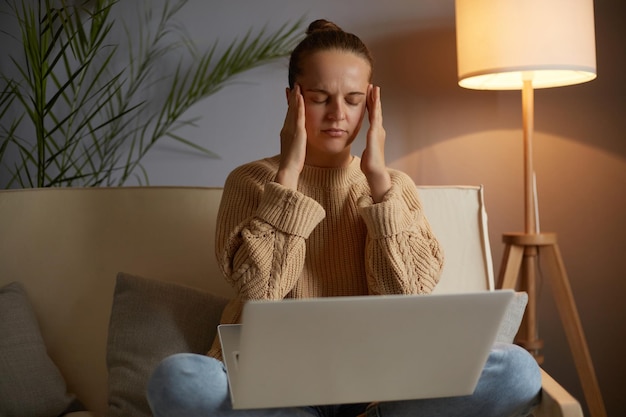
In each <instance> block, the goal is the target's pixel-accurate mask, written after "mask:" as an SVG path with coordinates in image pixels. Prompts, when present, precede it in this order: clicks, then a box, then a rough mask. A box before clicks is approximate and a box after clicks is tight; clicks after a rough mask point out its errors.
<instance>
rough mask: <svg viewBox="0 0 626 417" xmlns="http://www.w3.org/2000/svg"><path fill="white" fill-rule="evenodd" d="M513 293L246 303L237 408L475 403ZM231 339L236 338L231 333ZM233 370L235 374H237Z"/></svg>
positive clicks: (235, 393) (234, 394) (235, 390)
mask: <svg viewBox="0 0 626 417" xmlns="http://www.w3.org/2000/svg"><path fill="white" fill-rule="evenodd" d="M512 298H513V291H495V292H479V293H469V294H445V295H444V294H442V295H428V296H420V295H410V296H400V295H398V296H395V295H394V296H365V297H333V298H313V299H298V300H291V299H288V300H282V301H253V302H248V303H247V304H246V306H245V308H244V313H243V320H242V323H243V326H242V327H243V328H242V329H241V334H240V335H238V337H239V336H240V340H239V346H238V347H232V346H224V347H225V348H227V349H229V351H226V350H225V351H224V356H225V358H226V357H228V358H229V359H233V358H234V353H233V352H232V350H233V349H234V350H237V351H238V355H239V358H238V362H237V365H236V367H237V369H235V370H234V371H233V369H232V366H233V365H232V363H233V362H231V363H230V364H229V363H228V361H227V367H228V372H229V377H231V376H232V375H231V374H233V373H235V372H236V374H237V375H236V382H235V384H234V385H233V383H232V382H231V390H233V392H232V399H233V406H234V408H263V407H287V406H302V405H319V404H340V403H351V402H370V401H392V400H404V399H418V398H434V397H444V396H453V395H468V394H471V393H472V392H473V390H474V388H475V386H476V383H477V381H478V378H479V376H480V373H481V371H482V368H483V366H484V364H485V361H486V359H487V356H488V354H489V350H490V348H491V346H492V344H493V342H494V340H495V337H496V334H497V330H498V328H499V325H500V322H501V318H502V316H503V314H504V311H505V310H506V307H507V306H508V304H509V302H510V301H511V299H512ZM231 331H232V329H231ZM227 355H228V356H227ZM229 365H230V366H229Z"/></svg>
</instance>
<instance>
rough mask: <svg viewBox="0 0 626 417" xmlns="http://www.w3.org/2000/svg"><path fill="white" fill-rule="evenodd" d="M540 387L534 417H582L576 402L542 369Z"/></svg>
mask: <svg viewBox="0 0 626 417" xmlns="http://www.w3.org/2000/svg"><path fill="white" fill-rule="evenodd" d="M541 387H542V393H541V404H540V405H539V406H538V407H537V408H536V409H535V410H534V411H533V415H534V416H535V417H583V411H582V408H581V407H580V403H579V402H578V400H576V398H574V397H572V396H571V395H570V393H569V392H567V391H566V390H565V388H563V387H562V386H561V385H560V384H559V383H558V382H556V381H555V380H554V379H553V378H552V377H551V376H550V375H548V373H547V372H546V371H544V370H543V369H541Z"/></svg>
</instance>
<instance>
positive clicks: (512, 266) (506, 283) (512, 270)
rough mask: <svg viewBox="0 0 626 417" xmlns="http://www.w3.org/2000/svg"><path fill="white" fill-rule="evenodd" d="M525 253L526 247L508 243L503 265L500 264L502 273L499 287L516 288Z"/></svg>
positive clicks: (499, 278)
mask: <svg viewBox="0 0 626 417" xmlns="http://www.w3.org/2000/svg"><path fill="white" fill-rule="evenodd" d="M523 255H524V247H523V246H519V245H514V244H511V243H508V244H507V245H506V247H505V248H504V256H503V258H502V265H500V274H499V277H498V288H502V289H513V290H514V289H515V286H516V285H517V278H518V276H519V271H520V267H521V265H522V256H523Z"/></svg>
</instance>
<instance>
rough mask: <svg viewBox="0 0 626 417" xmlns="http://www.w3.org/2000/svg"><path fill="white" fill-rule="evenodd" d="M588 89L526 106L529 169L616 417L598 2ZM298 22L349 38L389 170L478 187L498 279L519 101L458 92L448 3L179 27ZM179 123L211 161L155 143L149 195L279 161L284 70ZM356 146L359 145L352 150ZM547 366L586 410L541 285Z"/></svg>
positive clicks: (611, 217)
mask: <svg viewBox="0 0 626 417" xmlns="http://www.w3.org/2000/svg"><path fill="white" fill-rule="evenodd" d="M595 8H596V44H597V60H598V78H597V79H596V80H594V81H592V82H590V83H587V84H583V85H578V86H571V87H561V88H555V89H549V90H540V91H537V92H536V95H535V170H536V173H537V178H538V195H539V208H540V222H541V227H542V230H544V231H551V232H557V233H558V235H559V241H560V246H561V251H562V254H563V256H564V260H565V264H566V267H567V269H568V272H569V279H570V282H571V285H572V288H573V292H574V296H575V299H576V302H577V305H578V309H579V313H580V316H581V320H582V322H583V326H584V329H585V332H586V336H587V340H588V343H589V347H590V350H591V355H592V357H593V361H594V364H595V368H596V372H597V375H598V378H599V383H600V388H601V390H602V392H603V395H604V400H605V404H606V406H607V409H608V412H609V415H611V416H619V415H626V401H625V400H624V399H623V398H624V396H623V393H622V392H621V391H622V386H623V379H624V377H625V376H626V361H624V360H623V356H622V352H623V346H624V342H625V340H624V339H625V337H624V328H625V326H624V324H625V319H626V308H625V307H624V302H623V300H622V298H623V296H624V293H625V290H626V283H625V282H626V280H625V278H626V272H625V271H626V268H625V261H624V259H625V257H624V255H623V252H624V249H625V248H626V233H625V232H626V216H625V215H624V209H623V207H625V206H626V133H625V132H626V112H625V110H626V79H625V75H624V64H625V57H626V54H625V52H626V51H625V47H624V41H623V39H626V33H625V32H626V29H625V27H624V26H625V25H624V22H623V16H625V15H626V7H625V5H624V3H623V2H622V1H620V0H596V5H595ZM302 15H306V16H307V21H308V20H312V19H314V18H318V17H326V18H329V19H331V20H334V21H335V22H336V23H338V24H339V25H341V26H342V27H343V28H344V29H346V30H349V31H353V32H355V33H357V34H358V35H360V36H361V37H362V38H363V39H364V40H365V41H366V42H367V43H368V44H369V45H370V47H371V49H372V51H373V53H374V55H375V59H376V63H377V64H376V70H375V82H376V83H377V84H380V85H381V87H382V99H383V109H384V117H385V127H386V129H387V134H388V140H387V144H388V145H387V156H388V163H389V165H390V166H392V167H394V168H398V169H401V170H404V171H406V172H407V173H409V174H410V175H411V176H412V177H413V179H414V180H415V182H416V183H419V184H484V185H485V188H486V204H487V209H488V212H489V221H490V238H491V242H492V247H493V255H494V260H495V264H496V265H495V267H496V271H497V270H498V268H499V266H500V259H501V256H502V251H503V246H502V244H501V235H502V233H504V232H511V231H521V230H522V229H523V212H522V210H523V200H522V198H523V195H522V193H523V191H522V132H521V96H520V94H519V92H481V91H471V90H464V89H462V88H460V87H458V86H457V85H456V51H455V33H454V2H453V0H422V1H419V2H416V1H405V0H387V1H385V2H381V1H377V0H363V1H357V0H344V1H334V0H320V1H316V2H310V1H304V0H299V1H290V0H264V1H254V0H234V1H233V0H212V1H210V2H207V1H204V0H191V1H190V2H189V4H188V5H187V6H186V8H185V9H184V10H183V13H182V14H181V17H180V20H181V21H182V22H183V23H184V24H185V25H186V27H187V30H188V31H189V32H190V33H191V34H192V35H193V36H194V37H195V38H196V39H197V40H198V42H200V43H204V44H206V45H208V44H210V43H212V41H213V40H214V39H216V38H219V39H221V40H224V41H225V42H227V41H229V40H231V39H232V38H234V37H235V36H238V35H239V36H240V35H242V34H243V33H245V32H246V31H247V30H248V29H249V28H250V27H253V28H261V27H262V26H263V25H265V24H268V25H269V26H270V27H278V26H279V25H280V24H282V23H283V22H285V21H287V20H290V19H292V20H293V19H297V18H298V17H300V16H302ZM237 81H238V82H237V83H235V84H233V85H230V86H228V87H227V88H225V89H224V90H222V91H221V92H219V93H218V94H216V95H214V96H212V97H211V98H209V99H208V100H207V101H206V102H203V103H201V105H199V106H197V107H195V108H193V109H192V110H191V111H190V114H189V116H190V117H192V116H197V115H200V116H202V119H201V120H200V122H199V126H198V127H197V128H195V129H190V130H188V131H186V132H185V133H186V135H187V137H189V138H190V139H193V140H194V141H196V142H198V143H200V144H202V145H203V146H206V147H207V148H209V149H210V150H212V151H214V152H216V153H217V154H219V155H220V157H221V158H220V159H218V160H211V159H203V158H201V157H198V156H195V155H192V154H190V153H189V152H187V151H181V150H180V149H178V148H176V147H175V146H174V145H171V146H170V145H160V146H159V147H158V148H157V149H154V151H153V152H152V153H151V154H150V155H149V156H148V158H147V160H146V162H145V166H146V168H147V169H148V172H149V174H150V178H151V184H152V185H198V186H222V185H223V183H224V179H225V178H226V175H227V174H228V173H229V172H230V171H231V170H232V169H233V168H235V167H236V166H238V165H240V164H242V163H244V162H247V161H250V160H253V159H258V158H260V157H263V156H267V155H272V154H276V153H278V151H279V131H280V128H281V124H282V121H283V118H284V113H285V109H286V103H285V93H284V89H285V86H286V62H285V61H281V62H277V63H274V64H272V65H268V66H265V67H262V68H259V69H256V70H253V71H250V72H248V73H246V74H244V75H243V76H241V77H239V78H238V80H237ZM362 149H363V137H361V138H360V139H359V140H358V142H357V144H356V146H355V153H360V152H361V151H362ZM539 304H540V306H539V322H540V335H541V337H542V338H543V339H544V340H545V349H544V351H543V353H544V355H545V364H544V368H545V369H546V370H548V371H549V372H550V373H551V374H552V375H553V376H554V377H555V378H556V379H557V380H558V381H559V382H561V383H562V384H563V385H564V386H565V387H566V388H567V389H568V390H569V391H570V392H572V393H573V394H574V395H575V396H576V397H578V398H579V399H581V400H584V398H583V394H582V390H581V388H580V385H579V382H578V377H577V374H576V370H575V368H574V365H573V361H572V359H571V355H570V353H569V348H568V344H567V341H566V339H565V335H564V333H563V330H562V327H561V324H560V320H559V317H558V314H557V311H556V307H555V305H554V302H553V298H552V295H551V293H550V285H549V280H548V277H545V276H544V277H543V279H542V281H541V284H540V301H539Z"/></svg>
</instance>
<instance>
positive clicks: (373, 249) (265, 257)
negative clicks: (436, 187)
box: [208, 156, 443, 359]
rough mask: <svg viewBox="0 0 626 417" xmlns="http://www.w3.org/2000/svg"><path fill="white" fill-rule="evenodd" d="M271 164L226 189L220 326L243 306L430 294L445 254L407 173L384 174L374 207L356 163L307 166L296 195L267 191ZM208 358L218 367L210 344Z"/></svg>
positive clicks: (250, 169) (219, 237) (220, 235)
mask: <svg viewBox="0 0 626 417" xmlns="http://www.w3.org/2000/svg"><path fill="white" fill-rule="evenodd" d="M278 161H279V157H278V156H274V157H271V158H267V159H263V160H260V161H255V162H251V163H248V164H246V165H243V166H241V167H239V168H237V169H235V170H234V171H233V172H232V173H231V174H230V175H229V177H228V178H227V180H226V183H225V186H224V192H223V195H222V201H221V205H220V209H219V212H218V218H217V231H216V244H215V250H216V255H217V259H218V263H219V265H220V267H221V269H222V272H223V274H224V276H225V277H226V280H227V281H228V282H229V283H230V284H231V285H232V286H233V287H234V288H235V290H236V292H237V297H236V298H235V299H234V300H233V301H231V302H230V303H229V304H228V305H227V306H226V308H225V310H224V312H223V314H222V320H221V322H222V323H237V322H239V320H240V316H241V312H242V308H243V303H244V302H245V300H252V299H282V298H304V297H330V296H346V295H366V294H425V293H429V292H431V291H432V289H433V288H434V286H435V285H436V284H437V281H438V279H439V274H440V271H441V268H442V266H443V254H442V251H441V248H440V247H439V243H438V242H437V240H436V238H435V237H434V236H433V234H432V232H431V229H430V226H429V224H428V222H427V220H426V218H425V217H424V215H423V213H422V210H421V204H420V202H419V198H418V195H417V191H416V188H415V184H414V183H413V181H412V180H411V179H410V178H409V177H408V176H407V175H406V174H404V173H402V172H399V171H396V170H391V169H390V170H389V173H390V175H391V181H392V187H391V189H390V190H389V192H388V193H387V194H386V196H385V198H384V200H383V201H382V202H381V203H378V204H374V203H373V200H372V198H371V196H370V190H369V186H368V183H367V180H366V178H365V176H364V175H363V173H362V171H361V168H360V163H361V161H360V159H359V158H358V157H354V158H353V160H352V162H351V163H350V165H349V166H348V167H346V168H316V167H311V166H305V167H304V170H303V171H302V173H301V174H300V178H299V181H298V190H297V191H294V190H291V189H288V188H286V187H283V186H281V185H280V184H277V183H275V182H273V180H274V177H275V176H276V172H277V169H278ZM208 355H210V356H213V357H216V358H218V359H221V351H220V346H219V341H218V340H217V338H216V340H215V342H214V343H213V347H212V348H211V350H210V351H209V352H208Z"/></svg>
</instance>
